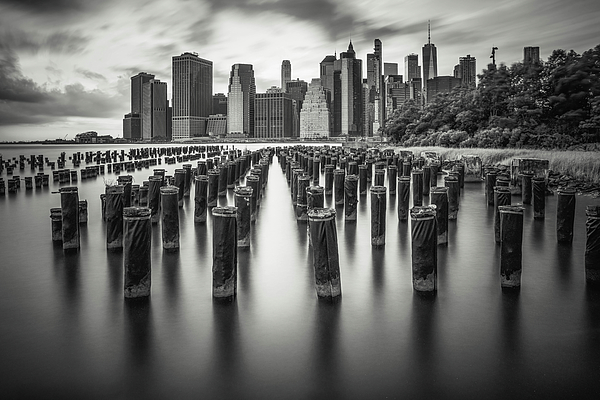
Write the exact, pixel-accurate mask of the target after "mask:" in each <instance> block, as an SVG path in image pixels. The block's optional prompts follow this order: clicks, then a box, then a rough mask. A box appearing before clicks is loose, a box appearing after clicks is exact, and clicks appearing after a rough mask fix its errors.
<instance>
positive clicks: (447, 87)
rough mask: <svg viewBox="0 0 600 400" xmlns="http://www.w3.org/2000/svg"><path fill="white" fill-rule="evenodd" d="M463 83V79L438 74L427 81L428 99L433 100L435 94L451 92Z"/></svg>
mask: <svg viewBox="0 0 600 400" xmlns="http://www.w3.org/2000/svg"><path fill="white" fill-rule="evenodd" d="M460 85H461V79H459V78H455V77H454V76H436V77H435V78H433V79H429V80H428V81H427V93H428V96H429V97H428V99H429V101H431V100H432V99H433V98H434V97H435V96H437V95H438V94H442V93H450V92H451V91H452V89H454V88H455V87H458V86H460Z"/></svg>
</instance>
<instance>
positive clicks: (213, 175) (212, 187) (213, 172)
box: [207, 169, 220, 207]
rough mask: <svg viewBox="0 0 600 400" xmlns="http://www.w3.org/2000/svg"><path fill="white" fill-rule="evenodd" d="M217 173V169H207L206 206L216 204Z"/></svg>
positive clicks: (218, 172)
mask: <svg viewBox="0 0 600 400" xmlns="http://www.w3.org/2000/svg"><path fill="white" fill-rule="evenodd" d="M219 174H220V171H219V170H218V169H210V170H208V194H207V206H208V207H215V206H216V205H217V198H218V197H219Z"/></svg>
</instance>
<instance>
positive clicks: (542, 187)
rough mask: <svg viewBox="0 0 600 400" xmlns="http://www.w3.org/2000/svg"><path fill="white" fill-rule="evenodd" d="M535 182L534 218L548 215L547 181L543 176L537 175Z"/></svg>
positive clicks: (533, 180) (542, 217)
mask: <svg viewBox="0 0 600 400" xmlns="http://www.w3.org/2000/svg"><path fill="white" fill-rule="evenodd" d="M532 182H533V218H534V219H544V218H545V217H546V181H545V180H544V178H542V177H535V178H533V179H532Z"/></svg>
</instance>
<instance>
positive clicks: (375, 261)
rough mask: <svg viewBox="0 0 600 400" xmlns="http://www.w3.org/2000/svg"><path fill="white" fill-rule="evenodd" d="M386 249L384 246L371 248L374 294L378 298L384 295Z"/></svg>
mask: <svg viewBox="0 0 600 400" xmlns="http://www.w3.org/2000/svg"><path fill="white" fill-rule="evenodd" d="M384 257H385V247H384V246H372V248H371V262H372V268H373V292H374V295H375V296H377V297H381V295H382V293H383V287H384V281H385V267H384Z"/></svg>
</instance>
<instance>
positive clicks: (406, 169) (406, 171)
mask: <svg viewBox="0 0 600 400" xmlns="http://www.w3.org/2000/svg"><path fill="white" fill-rule="evenodd" d="M411 170H412V163H411V162H410V161H404V162H402V176H408V177H410V173H411Z"/></svg>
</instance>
